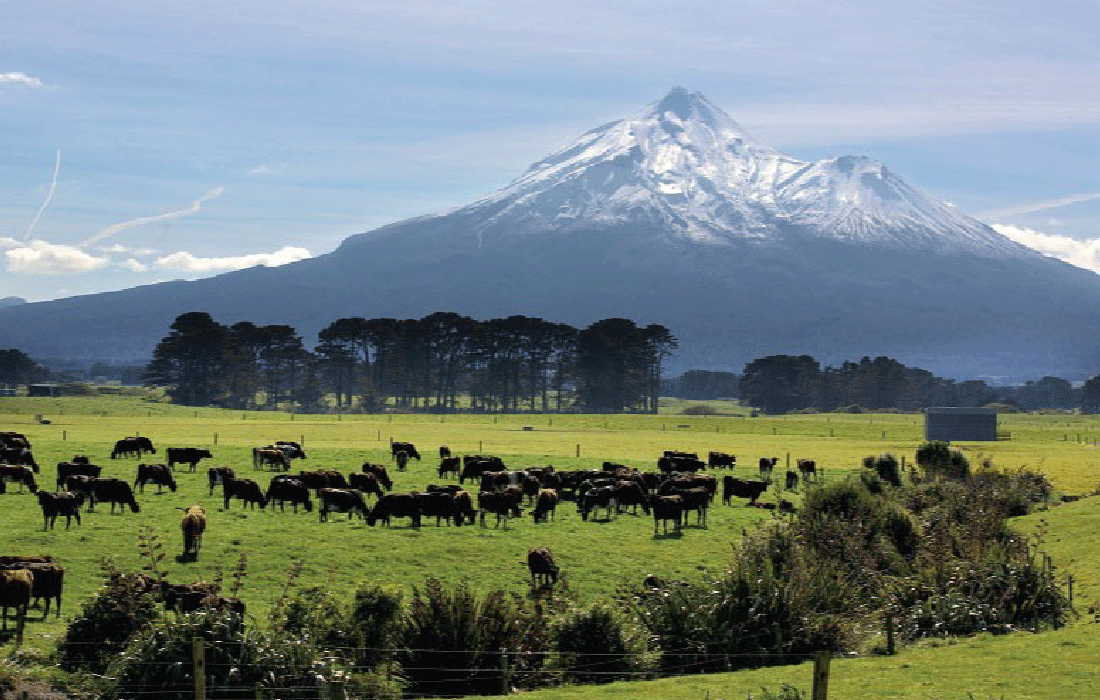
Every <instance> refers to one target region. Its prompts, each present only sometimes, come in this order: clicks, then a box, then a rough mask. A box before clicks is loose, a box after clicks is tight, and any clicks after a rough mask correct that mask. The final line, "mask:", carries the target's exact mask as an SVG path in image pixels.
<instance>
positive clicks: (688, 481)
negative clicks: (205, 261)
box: [657, 474, 718, 501]
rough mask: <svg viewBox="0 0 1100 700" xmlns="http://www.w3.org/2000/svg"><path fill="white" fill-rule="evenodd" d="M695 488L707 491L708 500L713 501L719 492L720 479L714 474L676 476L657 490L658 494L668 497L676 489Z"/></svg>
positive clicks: (667, 480)
mask: <svg viewBox="0 0 1100 700" xmlns="http://www.w3.org/2000/svg"><path fill="white" fill-rule="evenodd" d="M695 488H701V489H704V490H706V492H707V496H708V500H711V501H713V500H714V496H715V494H716V493H717V492H718V479H717V478H716V477H715V476H714V475H713V474H686V475H680V476H674V477H673V478H671V479H666V480H665V481H664V482H663V483H662V484H661V485H660V487H659V488H658V489H657V492H658V493H659V494H661V495H662V496H667V495H669V494H671V493H673V492H674V491H675V490H676V489H681V490H683V489H695Z"/></svg>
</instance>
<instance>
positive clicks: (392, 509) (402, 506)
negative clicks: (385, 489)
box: [367, 491, 423, 527]
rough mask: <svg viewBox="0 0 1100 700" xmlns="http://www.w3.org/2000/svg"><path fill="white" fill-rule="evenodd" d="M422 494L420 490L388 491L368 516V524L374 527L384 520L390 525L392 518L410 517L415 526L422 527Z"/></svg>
mask: <svg viewBox="0 0 1100 700" xmlns="http://www.w3.org/2000/svg"><path fill="white" fill-rule="evenodd" d="M420 496H421V494H420V493H419V492H418V491H412V492H409V493H387V494H386V495H385V496H383V497H382V498H379V499H378V503H376V504H375V505H374V510H372V511H371V512H370V515H368V516H367V525H370V526H372V527H373V526H374V524H375V523H377V522H378V521H382V522H383V523H385V524H386V525H387V526H388V525H390V519H391V518H409V519H411V520H412V526H413V527H420V516H421V514H422V513H423V506H422V504H421V499H420Z"/></svg>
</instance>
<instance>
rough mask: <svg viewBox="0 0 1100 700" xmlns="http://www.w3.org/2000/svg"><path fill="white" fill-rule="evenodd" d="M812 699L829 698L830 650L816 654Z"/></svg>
mask: <svg viewBox="0 0 1100 700" xmlns="http://www.w3.org/2000/svg"><path fill="white" fill-rule="evenodd" d="M812 700H829V652H827V651H819V652H817V653H815V654H814V690H813V697H812Z"/></svg>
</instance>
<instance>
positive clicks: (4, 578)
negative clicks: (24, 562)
mask: <svg viewBox="0 0 1100 700" xmlns="http://www.w3.org/2000/svg"><path fill="white" fill-rule="evenodd" d="M33 591H34V574H32V573H31V572H30V570H28V569H25V568H22V569H15V570H11V571H0V611H2V613H0V614H2V616H3V619H4V622H3V629H4V630H7V629H8V608H15V614H16V616H17V617H18V616H19V615H23V616H24V617H25V616H26V614H27V607H28V606H29V605H30V604H31V594H32V593H33Z"/></svg>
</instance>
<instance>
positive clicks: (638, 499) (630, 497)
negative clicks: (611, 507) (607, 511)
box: [615, 481, 649, 515]
mask: <svg viewBox="0 0 1100 700" xmlns="http://www.w3.org/2000/svg"><path fill="white" fill-rule="evenodd" d="M615 503H616V506H615V512H616V513H622V512H623V509H624V508H628V507H631V508H633V509H634V510H633V513H634V515H637V514H638V506H641V507H642V510H643V511H645V514H646V515H649V498H647V497H646V493H645V490H644V489H643V488H642V485H641V484H639V483H638V482H636V481H618V482H616V484H615Z"/></svg>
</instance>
